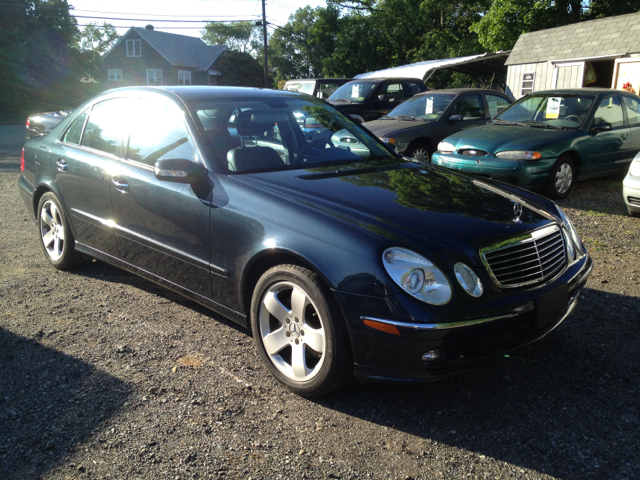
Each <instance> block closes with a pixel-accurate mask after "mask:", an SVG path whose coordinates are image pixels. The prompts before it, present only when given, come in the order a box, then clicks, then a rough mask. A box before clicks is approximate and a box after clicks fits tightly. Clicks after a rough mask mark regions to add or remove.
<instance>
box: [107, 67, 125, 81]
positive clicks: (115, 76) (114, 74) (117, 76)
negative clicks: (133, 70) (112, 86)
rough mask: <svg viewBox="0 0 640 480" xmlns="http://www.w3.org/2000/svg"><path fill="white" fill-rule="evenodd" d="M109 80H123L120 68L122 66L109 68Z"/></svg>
mask: <svg viewBox="0 0 640 480" xmlns="http://www.w3.org/2000/svg"><path fill="white" fill-rule="evenodd" d="M109 81H110V82H121V81H122V69H120V68H110V69H109Z"/></svg>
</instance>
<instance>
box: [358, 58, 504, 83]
mask: <svg viewBox="0 0 640 480" xmlns="http://www.w3.org/2000/svg"><path fill="white" fill-rule="evenodd" d="M508 56H509V51H506V52H503V51H500V52H497V53H482V54H479V55H470V56H468V57H456V58H445V59H442V60H426V61H424V62H417V63H410V64H408V65H402V66H400V67H393V68H387V69H385V70H377V71H375V72H367V73H361V74H359V75H356V76H355V77H354V78H420V79H422V80H425V81H426V80H427V79H428V78H429V77H430V76H431V75H432V74H433V73H434V72H435V71H437V70H440V69H447V70H453V71H455V72H460V73H466V74H469V75H477V76H492V75H493V74H501V73H502V74H506V73H507V67H505V60H506V59H507V57H508Z"/></svg>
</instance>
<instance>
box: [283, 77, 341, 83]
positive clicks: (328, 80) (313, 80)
mask: <svg viewBox="0 0 640 480" xmlns="http://www.w3.org/2000/svg"><path fill="white" fill-rule="evenodd" d="M351 80H353V78H292V79H290V80H287V83H289V82H331V81H333V82H350V81H351Z"/></svg>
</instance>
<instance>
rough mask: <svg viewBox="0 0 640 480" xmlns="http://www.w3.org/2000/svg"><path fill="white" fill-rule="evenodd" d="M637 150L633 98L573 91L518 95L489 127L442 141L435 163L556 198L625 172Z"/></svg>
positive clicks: (638, 108)
mask: <svg viewBox="0 0 640 480" xmlns="http://www.w3.org/2000/svg"><path fill="white" fill-rule="evenodd" d="M639 151H640V98H639V97H638V96H637V95H635V94H632V93H628V92H623V91H616V90H608V89H602V88H575V89H566V90H547V91H544V92H536V93H532V94H529V95H527V96H525V97H522V98H521V99H520V100H518V101H517V102H515V103H513V104H512V105H511V106H510V107H509V108H507V109H506V110H505V111H504V112H502V113H501V114H499V115H498V116H497V117H496V118H494V119H493V120H492V121H491V122H490V123H489V124H488V125H485V126H482V127H480V128H475V129H473V130H467V131H464V132H459V133H456V134H454V135H452V136H450V137H447V138H445V139H444V141H443V142H442V143H440V145H439V146H438V152H436V153H434V155H433V157H432V161H433V163H437V164H438V165H441V166H444V167H448V168H452V169H456V170H461V171H466V172H470V173H475V174H478V175H482V176H485V177H489V178H492V179H495V180H498V181H502V182H507V183H511V184H513V185H518V186H520V187H523V188H527V189H531V190H543V191H544V192H545V193H546V195H548V196H549V197H550V198H554V199H559V198H564V197H566V196H567V195H569V192H570V191H571V188H572V187H573V184H574V182H575V181H576V179H586V178H592V177H597V176H601V175H610V174H612V173H622V172H626V171H627V170H628V169H629V164H630V163H631V161H632V160H633V157H634V156H635V154H636V153H638V152H639Z"/></svg>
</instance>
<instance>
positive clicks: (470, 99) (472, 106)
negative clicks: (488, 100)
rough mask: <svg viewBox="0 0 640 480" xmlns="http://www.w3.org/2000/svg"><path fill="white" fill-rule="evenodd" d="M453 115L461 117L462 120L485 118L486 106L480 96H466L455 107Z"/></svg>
mask: <svg viewBox="0 0 640 480" xmlns="http://www.w3.org/2000/svg"><path fill="white" fill-rule="evenodd" d="M451 115H460V117H461V119H462V120H478V119H480V118H484V104H483V102H482V97H481V96H480V95H465V96H464V97H462V98H461V99H460V100H458V102H457V103H456V104H455V106H454V107H453V110H452V111H451Z"/></svg>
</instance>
